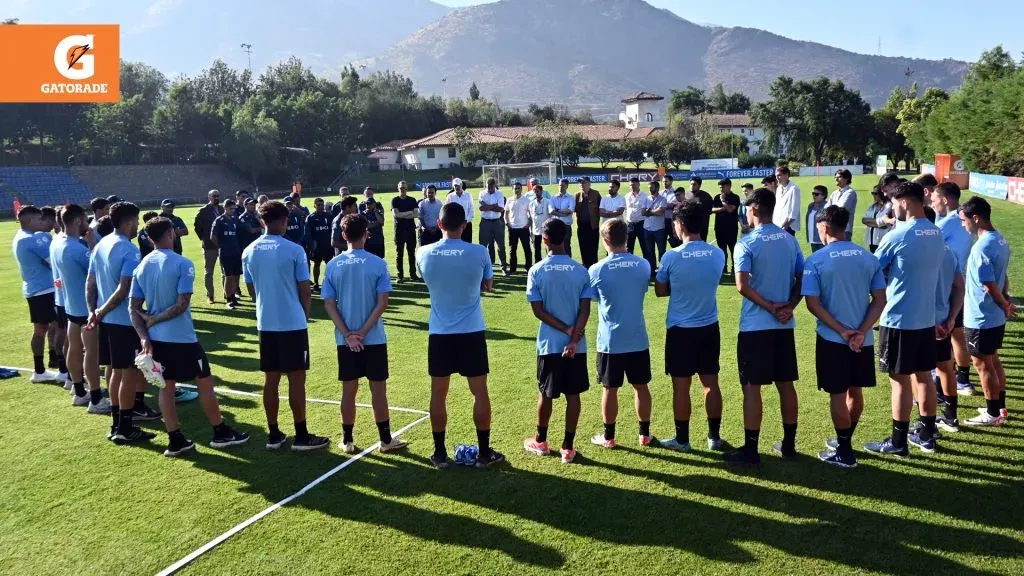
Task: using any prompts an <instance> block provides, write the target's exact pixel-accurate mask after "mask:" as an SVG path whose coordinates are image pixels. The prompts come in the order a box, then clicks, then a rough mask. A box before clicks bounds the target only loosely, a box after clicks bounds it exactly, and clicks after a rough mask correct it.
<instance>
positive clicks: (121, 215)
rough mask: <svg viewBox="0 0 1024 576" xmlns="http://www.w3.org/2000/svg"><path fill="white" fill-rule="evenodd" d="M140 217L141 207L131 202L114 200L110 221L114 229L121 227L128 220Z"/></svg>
mask: <svg viewBox="0 0 1024 576" xmlns="http://www.w3.org/2000/svg"><path fill="white" fill-rule="evenodd" d="M138 217H139V207H138V206H136V205H135V204H132V203H131V202H114V205H113V206H111V207H110V223H111V224H113V225H114V229H115V230H116V229H118V228H120V227H121V224H124V222H125V221H126V220H130V219H132V218H138Z"/></svg>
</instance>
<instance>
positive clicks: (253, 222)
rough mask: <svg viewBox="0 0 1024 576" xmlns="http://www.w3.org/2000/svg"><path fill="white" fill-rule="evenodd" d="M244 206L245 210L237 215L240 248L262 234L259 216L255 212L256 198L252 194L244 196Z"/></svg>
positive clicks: (243, 248)
mask: <svg viewBox="0 0 1024 576" xmlns="http://www.w3.org/2000/svg"><path fill="white" fill-rule="evenodd" d="M244 208H245V211H244V212H242V214H241V215H240V216H239V217H238V243H239V244H241V245H242V250H245V248H246V247H247V246H249V244H252V243H253V242H254V241H255V240H256V239H257V238H259V237H260V235H261V234H263V226H262V225H261V223H260V216H259V214H257V213H256V200H255V199H254V198H253V197H252V196H246V198H245V206H244ZM236 209H237V208H236Z"/></svg>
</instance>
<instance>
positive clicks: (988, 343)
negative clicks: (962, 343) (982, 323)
mask: <svg viewBox="0 0 1024 576" xmlns="http://www.w3.org/2000/svg"><path fill="white" fill-rule="evenodd" d="M1005 331H1006V325H1005V324H1004V325H1003V326H997V327H995V328H964V339H965V340H967V351H968V352H969V353H970V354H971V356H991V355H993V354H995V353H996V352H999V349H1000V348H1002V347H1003V334H1004V333H1005Z"/></svg>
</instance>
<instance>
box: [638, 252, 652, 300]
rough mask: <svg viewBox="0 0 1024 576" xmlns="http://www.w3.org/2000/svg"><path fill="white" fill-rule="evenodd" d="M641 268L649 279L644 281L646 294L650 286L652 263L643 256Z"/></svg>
mask: <svg viewBox="0 0 1024 576" xmlns="http://www.w3.org/2000/svg"><path fill="white" fill-rule="evenodd" d="M640 269H641V270H643V272H644V278H646V279H647V282H644V294H646V293H647V290H648V289H649V287H650V281H651V263H650V262H648V261H647V260H644V259H643V258H641V259H640Z"/></svg>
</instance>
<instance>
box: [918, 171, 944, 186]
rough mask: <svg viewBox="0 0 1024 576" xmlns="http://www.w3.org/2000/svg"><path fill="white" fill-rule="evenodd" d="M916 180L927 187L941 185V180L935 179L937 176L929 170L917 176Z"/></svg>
mask: <svg viewBox="0 0 1024 576" xmlns="http://www.w3.org/2000/svg"><path fill="white" fill-rule="evenodd" d="M914 182H917V183H918V184H920V185H921V186H924V187H925V188H935V187H936V186H938V185H939V181H938V180H936V179H935V176H932V175H931V174H928V173H927V172H926V173H924V174H920V175H918V176H917V177H915V178H914Z"/></svg>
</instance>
